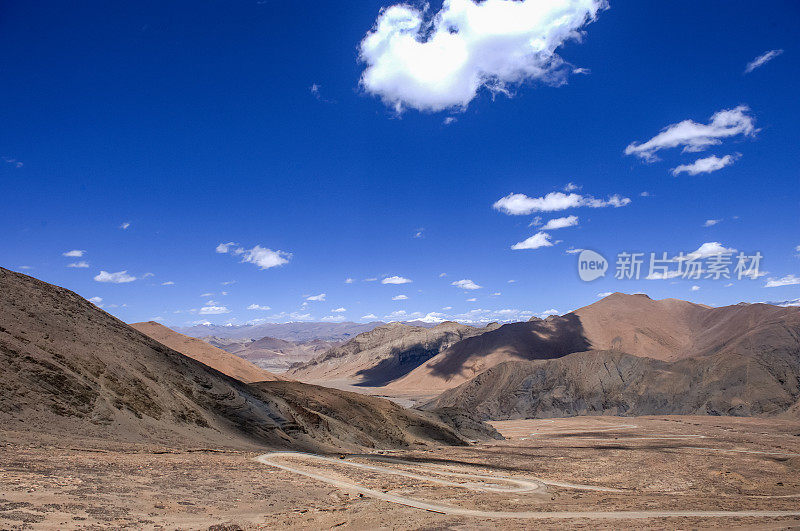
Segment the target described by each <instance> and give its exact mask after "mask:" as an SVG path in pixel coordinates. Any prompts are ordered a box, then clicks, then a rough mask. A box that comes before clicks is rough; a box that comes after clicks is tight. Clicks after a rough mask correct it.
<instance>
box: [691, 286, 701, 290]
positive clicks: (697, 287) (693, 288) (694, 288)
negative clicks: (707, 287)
mask: <svg viewBox="0 0 800 531" xmlns="http://www.w3.org/2000/svg"><path fill="white" fill-rule="evenodd" d="M699 290H700V286H692V291H699Z"/></svg>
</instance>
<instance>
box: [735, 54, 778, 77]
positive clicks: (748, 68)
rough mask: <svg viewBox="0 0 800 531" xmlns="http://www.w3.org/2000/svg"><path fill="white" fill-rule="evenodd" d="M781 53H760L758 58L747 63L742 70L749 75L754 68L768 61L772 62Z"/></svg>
mask: <svg viewBox="0 0 800 531" xmlns="http://www.w3.org/2000/svg"><path fill="white" fill-rule="evenodd" d="M782 53H783V50H770V51H768V52H764V53H762V54H761V55H759V56H758V57H756V58H755V59H753V60H752V61H750V62H749V63H747V66H746V67H745V69H744V73H745V74H749V73H750V72H752V71H753V70H755V69H756V68H758V67H760V66H763V65H765V64H766V63H767V62H769V61H772V60H773V59H775V58H776V57H778V56H779V55H780V54H782Z"/></svg>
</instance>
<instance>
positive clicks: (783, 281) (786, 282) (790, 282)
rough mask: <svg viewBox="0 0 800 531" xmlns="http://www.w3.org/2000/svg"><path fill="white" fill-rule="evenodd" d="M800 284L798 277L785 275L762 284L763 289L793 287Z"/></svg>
mask: <svg viewBox="0 0 800 531" xmlns="http://www.w3.org/2000/svg"><path fill="white" fill-rule="evenodd" d="M796 284H800V277H798V276H796V275H786V276H785V277H781V278H771V279H769V280H768V281H767V283H766V284H764V287H765V288H780V287H781V286H794V285H796Z"/></svg>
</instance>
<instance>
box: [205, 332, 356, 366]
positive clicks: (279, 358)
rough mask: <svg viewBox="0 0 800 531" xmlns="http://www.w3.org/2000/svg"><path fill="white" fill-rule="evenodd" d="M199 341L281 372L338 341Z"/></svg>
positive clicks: (216, 338) (218, 339)
mask: <svg viewBox="0 0 800 531" xmlns="http://www.w3.org/2000/svg"><path fill="white" fill-rule="evenodd" d="M202 339H203V341H205V342H206V343H208V344H209V345H212V346H214V347H217V348H219V349H222V350H224V351H225V352H229V353H231V354H234V355H236V356H238V357H240V358H242V359H245V360H247V361H249V362H250V363H252V364H253V365H257V366H258V367H261V368H263V369H266V370H268V371H274V372H279V373H280V372H285V371H286V370H288V369H289V367H291V366H292V365H294V364H296V363H303V362H306V361H309V360H310V359H312V358H314V357H315V356H318V355H320V354H321V353H323V352H326V351H327V350H328V349H330V348H333V347H336V346H339V345H341V343H340V342H335V341H324V340H322V339H312V340H310V341H287V340H285V339H278V338H276V337H262V338H261V339H250V338H244V339H231V338H221V337H214V336H206V337H204V338H202Z"/></svg>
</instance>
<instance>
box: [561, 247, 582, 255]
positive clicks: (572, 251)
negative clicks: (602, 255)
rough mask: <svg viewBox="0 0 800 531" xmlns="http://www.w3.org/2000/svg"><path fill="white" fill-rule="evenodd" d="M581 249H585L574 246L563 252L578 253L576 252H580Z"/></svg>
mask: <svg viewBox="0 0 800 531" xmlns="http://www.w3.org/2000/svg"><path fill="white" fill-rule="evenodd" d="M583 251H585V249H578V248H576V247H570V248H569V249H567V250H566V251H564V252H565V253H567V254H578V253H582V252H583Z"/></svg>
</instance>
